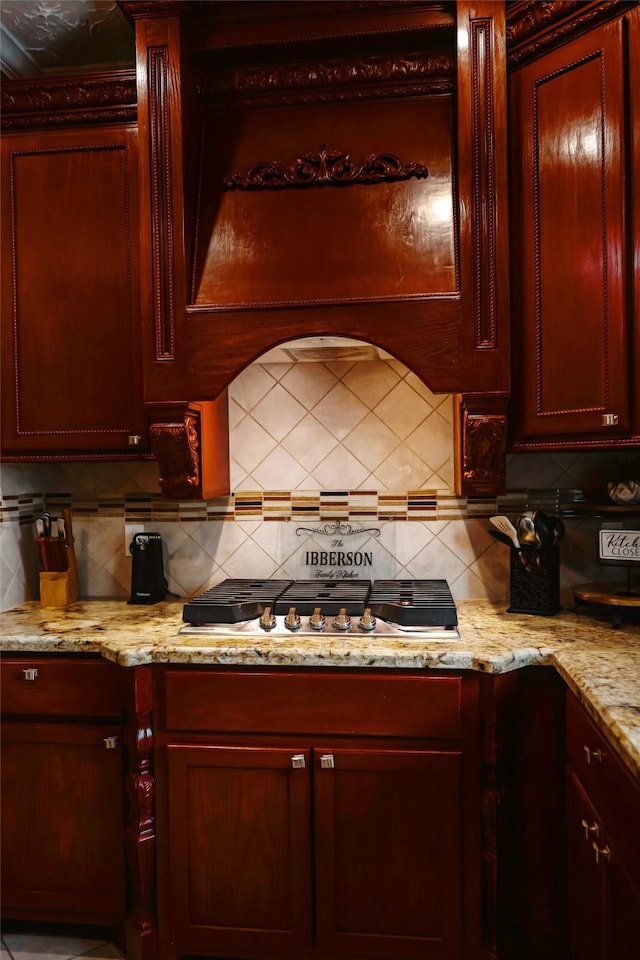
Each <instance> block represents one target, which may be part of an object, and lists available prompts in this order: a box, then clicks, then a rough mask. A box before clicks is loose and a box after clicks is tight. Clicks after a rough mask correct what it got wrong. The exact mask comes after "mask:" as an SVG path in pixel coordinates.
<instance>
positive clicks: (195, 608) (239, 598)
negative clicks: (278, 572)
mask: <svg viewBox="0 0 640 960" xmlns="http://www.w3.org/2000/svg"><path fill="white" fill-rule="evenodd" d="M291 583H292V581H291V580H233V579H231V580H223V581H222V583H219V584H217V586H215V587H212V588H211V589H210V590H207V591H206V593H202V594H200V596H199V597H194V598H193V600H190V601H189V602H188V603H185V605H184V609H183V611H182V619H183V620H184V621H185V623H194V624H196V623H197V624H199V623H240V622H241V621H243V620H254V619H255V618H256V617H260V616H261V615H262V614H263V613H264V610H265V608H266V607H271V608H272V609H273V607H274V606H275V603H276V599H277V598H278V597H279V596H280V594H281V593H282V592H283V591H284V590H286V588H287V587H288V586H289V585H290V584H291Z"/></svg>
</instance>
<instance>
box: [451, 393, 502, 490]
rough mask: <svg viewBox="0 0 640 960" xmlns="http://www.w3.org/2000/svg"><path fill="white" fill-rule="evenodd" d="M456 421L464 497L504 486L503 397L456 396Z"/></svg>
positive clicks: (461, 484) (461, 488)
mask: <svg viewBox="0 0 640 960" xmlns="http://www.w3.org/2000/svg"><path fill="white" fill-rule="evenodd" d="M457 402H458V416H457V423H456V445H457V451H456V453H457V457H458V458H459V460H458V462H459V468H458V469H459V478H458V484H459V487H460V490H459V492H460V493H461V494H462V495H463V496H467V497H491V496H498V495H499V494H501V493H504V490H505V488H506V451H507V416H506V409H505V408H506V403H507V399H506V397H504V396H502V397H500V396H494V397H487V398H483V397H482V396H481V395H466V394H463V395H461V396H460V397H459V398H458V401H457Z"/></svg>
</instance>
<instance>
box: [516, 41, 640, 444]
mask: <svg viewBox="0 0 640 960" xmlns="http://www.w3.org/2000/svg"><path fill="white" fill-rule="evenodd" d="M622 31H623V26H622V23H620V22H618V23H614V24H611V25H608V26H607V27H603V28H600V29H599V30H595V31H593V32H592V33H591V34H589V35H587V36H584V37H580V38H578V39H576V40H574V41H572V42H571V43H568V44H565V45H564V46H562V47H560V48H559V49H558V50H555V51H553V52H551V53H549V54H547V55H546V56H544V57H541V58H540V59H538V60H536V61H534V62H533V63H531V64H529V65H528V66H525V67H524V68H522V69H521V70H518V71H516V72H515V73H514V75H513V77H512V80H511V98H512V102H511V126H512V154H511V158H512V169H513V196H512V200H513V203H512V212H513V237H514V256H513V259H512V277H513V284H512V285H513V301H512V306H513V312H512V316H513V321H514V329H513V333H514V340H515V344H516V348H515V355H514V356H515V359H514V370H513V386H514V393H515V395H516V413H517V418H518V424H517V433H518V439H525V440H526V438H531V437H537V436H544V435H548V436H557V435H562V434H565V435H572V436H578V435H580V434H588V433H598V432H599V433H602V432H603V430H604V432H605V435H610V434H613V435H616V434H617V435H620V434H621V433H623V432H624V431H625V430H628V429H629V426H630V404H631V387H630V349H631V339H630V333H629V331H630V326H631V323H632V320H631V311H630V304H629V302H628V293H627V287H626V284H627V271H628V269H629V263H628V251H627V249H626V246H625V242H626V241H625V235H626V234H625V231H626V224H625V203H626V200H625V187H626V183H625V164H626V156H625V153H626V141H625V113H624V110H625V94H624V88H623V84H624V62H625V59H624V43H623V32H622ZM607 431H609V434H607Z"/></svg>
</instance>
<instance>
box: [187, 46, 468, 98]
mask: <svg viewBox="0 0 640 960" xmlns="http://www.w3.org/2000/svg"><path fill="white" fill-rule="evenodd" d="M454 74H455V60H454V57H453V54H452V53H450V52H442V53H440V52H439V53H437V54H424V55H420V54H415V55H412V56H411V57H407V56H388V55H387V56H379V57H363V58H360V59H358V60H332V61H329V62H326V63H289V64H278V65H277V66H269V67H251V68H244V69H243V68H237V69H234V70H232V71H230V72H229V73H228V74H223V75H221V76H220V75H218V76H217V77H215V78H211V79H209V80H203V84H204V85H203V86H202V88H201V92H202V93H203V94H205V95H206V96H209V97H216V98H218V97H220V98H222V97H229V96H242V95H244V96H247V95H249V94H253V95H258V94H261V95H263V96H264V95H267V94H269V93H274V92H276V91H286V90H292V89H295V88H298V89H300V90H305V91H307V92H308V91H309V89H310V88H311V89H314V88H318V87H322V88H323V89H326V88H327V87H338V86H340V87H345V86H348V87H356V86H362V84H376V85H380V84H384V83H389V82H391V83H394V85H395V87H396V89H397V87H398V86H399V83H400V82H401V81H405V80H406V81H407V82H410V83H415V81H416V80H428V79H431V80H441V81H442V80H447V81H448V84H449V85H451V83H452V80H453V76H454Z"/></svg>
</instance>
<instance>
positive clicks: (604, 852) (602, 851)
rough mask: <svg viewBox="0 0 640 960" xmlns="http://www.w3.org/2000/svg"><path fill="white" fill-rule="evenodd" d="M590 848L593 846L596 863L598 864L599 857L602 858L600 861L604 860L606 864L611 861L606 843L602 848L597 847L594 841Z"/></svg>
mask: <svg viewBox="0 0 640 960" xmlns="http://www.w3.org/2000/svg"><path fill="white" fill-rule="evenodd" d="M592 846H593V851H594V853H595V855H596V863H600V857H602V859H603V860H606V861H607V862H610V861H611V850H610V849H609V847H608V845H607V844H606V843H605V845H604V847H599V846H598V844H597V843H596V842H595V840H594V841H593V844H592Z"/></svg>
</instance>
